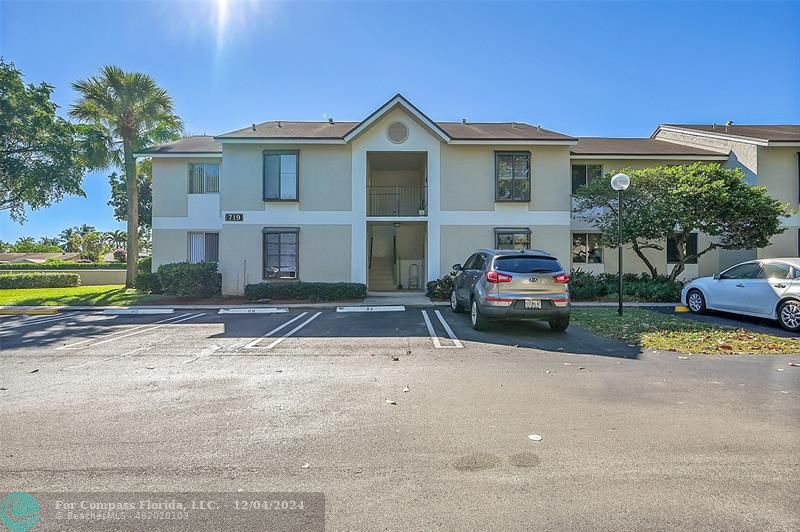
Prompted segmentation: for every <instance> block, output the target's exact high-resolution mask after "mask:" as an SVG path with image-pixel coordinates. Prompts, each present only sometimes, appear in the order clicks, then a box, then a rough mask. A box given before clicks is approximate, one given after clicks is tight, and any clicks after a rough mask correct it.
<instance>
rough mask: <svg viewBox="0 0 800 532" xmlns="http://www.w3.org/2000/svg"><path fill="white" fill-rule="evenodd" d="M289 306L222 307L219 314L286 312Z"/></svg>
mask: <svg viewBox="0 0 800 532" xmlns="http://www.w3.org/2000/svg"><path fill="white" fill-rule="evenodd" d="M287 312H289V309H288V308H287V307H252V308H221V309H219V312H218V314H286V313H287Z"/></svg>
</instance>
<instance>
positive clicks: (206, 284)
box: [151, 262, 222, 297]
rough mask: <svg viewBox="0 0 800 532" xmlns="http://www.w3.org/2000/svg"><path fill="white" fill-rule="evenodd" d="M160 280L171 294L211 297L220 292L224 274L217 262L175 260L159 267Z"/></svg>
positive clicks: (162, 286) (162, 285) (167, 292)
mask: <svg viewBox="0 0 800 532" xmlns="http://www.w3.org/2000/svg"><path fill="white" fill-rule="evenodd" d="M158 282H159V283H160V284H161V290H162V292H163V293H165V294H169V295H171V296H178V297H211V296H214V295H217V294H219V293H220V288H221V287H222V276H221V275H220V274H219V272H217V263H216V262H198V263H197V264H191V263H188V262H175V263H172V264H162V265H161V266H159V267H158ZM151 288H152V286H151Z"/></svg>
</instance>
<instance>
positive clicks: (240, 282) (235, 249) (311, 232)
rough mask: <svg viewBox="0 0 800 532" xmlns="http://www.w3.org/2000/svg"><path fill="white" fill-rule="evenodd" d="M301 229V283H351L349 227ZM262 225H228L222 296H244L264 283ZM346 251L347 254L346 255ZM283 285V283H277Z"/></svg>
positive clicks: (223, 243) (223, 240)
mask: <svg viewBox="0 0 800 532" xmlns="http://www.w3.org/2000/svg"><path fill="white" fill-rule="evenodd" d="M293 227H298V228H299V229H300V236H299V238H300V240H299V247H300V249H299V257H298V261H299V264H298V279H299V280H300V281H316V282H341V281H344V282H347V281H350V279H351V274H350V272H351V264H350V254H349V253H348V252H347V250H349V249H350V238H351V234H350V233H351V231H350V226H349V225H296V226H293ZM263 229H264V227H263V226H260V225H225V227H224V229H223V231H222V234H221V235H220V243H219V246H220V253H219V255H220V264H219V268H220V271H221V272H222V293H223V294H226V295H237V294H242V293H243V291H244V286H245V284H252V283H260V282H262V281H263V280H264V279H263V241H262V235H263V232H262V230H263ZM342 250H345V252H342ZM273 282H280V281H273Z"/></svg>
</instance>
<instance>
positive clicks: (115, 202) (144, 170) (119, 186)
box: [108, 159, 153, 229]
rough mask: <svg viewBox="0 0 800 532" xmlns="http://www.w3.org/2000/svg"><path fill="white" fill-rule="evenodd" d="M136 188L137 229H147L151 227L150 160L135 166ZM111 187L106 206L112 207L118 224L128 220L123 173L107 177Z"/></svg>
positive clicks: (151, 173) (151, 172)
mask: <svg viewBox="0 0 800 532" xmlns="http://www.w3.org/2000/svg"><path fill="white" fill-rule="evenodd" d="M136 169H137V173H138V175H137V186H138V187H139V228H140V229H149V228H150V227H152V225H153V162H152V160H151V159H145V160H143V161H140V162H139V163H138V164H137V165H136ZM108 183H109V185H111V199H110V200H109V201H108V205H110V206H111V207H114V218H115V219H117V220H119V221H120V222H124V221H126V220H127V219H128V191H127V180H126V178H125V173H124V172H123V173H122V174H117V173H116V172H114V173H112V174H111V175H110V176H108Z"/></svg>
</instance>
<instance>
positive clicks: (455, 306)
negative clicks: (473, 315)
mask: <svg viewBox="0 0 800 532" xmlns="http://www.w3.org/2000/svg"><path fill="white" fill-rule="evenodd" d="M450 310H452V311H453V312H456V313H458V312H464V307H462V306H461V303H459V302H458V298H457V297H456V291H455V290H453V291H452V292H450Z"/></svg>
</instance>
